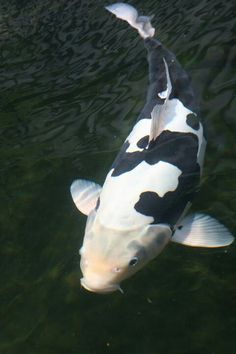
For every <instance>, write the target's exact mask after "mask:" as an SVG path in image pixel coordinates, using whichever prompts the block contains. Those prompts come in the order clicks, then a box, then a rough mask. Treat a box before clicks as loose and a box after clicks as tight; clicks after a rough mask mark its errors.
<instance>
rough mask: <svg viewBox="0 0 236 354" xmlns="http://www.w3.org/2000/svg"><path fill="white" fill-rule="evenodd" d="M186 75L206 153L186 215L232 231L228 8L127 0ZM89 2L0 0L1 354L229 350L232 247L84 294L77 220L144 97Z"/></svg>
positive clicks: (235, 340)
mask: <svg viewBox="0 0 236 354" xmlns="http://www.w3.org/2000/svg"><path fill="white" fill-rule="evenodd" d="M130 3H131V4H133V5H134V6H136V7H137V8H139V9H140V10H141V11H142V12H143V13H144V14H150V15H151V14H155V18H154V20H153V25H154V26H155V27H156V29H157V37H158V38H159V39H160V40H161V41H162V42H163V43H164V44H165V45H166V46H167V47H168V48H169V49H171V50H172V51H173V52H174V53H175V54H176V55H177V57H178V59H179V61H180V62H181V63H182V65H183V66H184V67H185V68H186V70H187V71H188V72H189V73H190V75H191V76H192V80H193V84H194V87H195V90H196V92H197V94H198V97H199V102H200V106H201V115H202V119H203V121H204V122H205V126H206V129H207V132H208V148H207V154H206V161H205V169H204V176H203V179H202V186H201V190H200V193H199V194H198V197H197V199H196V200H195V203H194V206H193V209H194V210H197V211H203V212H206V213H209V214H210V215H212V216H215V217H217V218H218V219H219V220H221V221H222V222H224V223H225V225H227V227H228V228H229V229H230V230H231V232H232V233H234V235H235V236H236V221H235V220H236V218H235V216H236V139H235V136H236V89H235V86H236V40H235V38H236V20H235V14H236V4H235V1H233V0H229V1H227V2H223V1H219V0H168V1H164V0H160V1H154V0H147V1H145V2H144V1H141V0H139V1H138V0H136V1H135V0H132V1H130ZM107 4H108V3H107V2H105V1H103V0H99V1H92V0H82V1H80V0H51V1H48V0H47V1H45V0H41V1H36V0H35V1H33V0H29V1H23V0H22V1H8V2H6V1H4V0H1V1H0V55H1V65H0V88H1V96H0V103H1V104H0V133H1V135H0V139H1V140H0V142H1V146H0V162H1V164H0V171H1V172H0V183H1V188H0V200H1V203H0V204H1V206H0V221H1V223H0V228H1V249H0V250H1V264H0V269H1V287H0V298H1V300H0V307H1V316H0V318H1V330H0V353H1V354H41V353H44V354H105V353H111V354H117V353H122V354H124V353H132V354H133V353H134V354H201V353H207V354H225V353H227V354H235V353H236V337H235V331H236V246H235V244H233V245H232V246H230V247H228V248H226V249H218V250H204V249H193V248H187V247H181V246H178V245H174V244H173V245H172V244H171V245H170V246H168V247H167V248H166V250H165V251H164V252H163V253H162V254H161V255H160V256H159V257H157V258H156V259H155V260H154V261H153V262H151V263H150V264H149V265H148V266H146V268H145V269H143V270H142V271H140V272H139V273H138V274H137V275H136V276H134V277H133V278H131V279H129V280H127V281H126V282H124V284H123V288H124V291H125V294H124V295H122V294H121V293H118V292H117V293H114V294H111V295H106V296H104V295H97V294H92V293H89V292H87V291H86V290H84V289H81V287H80V283H79V278H80V270H79V254H78V249H79V247H80V245H81V243H82V239H83V232H84V226H85V222H86V218H85V217H84V216H82V215H81V214H79V213H78V212H77V210H76V209H75V207H74V205H73V202H72V200H71V197H70V193H69V187H70V184H71V182H72V181H73V180H74V179H76V178H86V179H91V180H94V181H96V182H98V183H102V182H103V180H104V177H105V175H106V173H107V171H108V169H109V167H110V165H111V163H112V161H113V159H114V157H115V155H116V153H117V151H118V150H119V148H120V146H121V144H122V143H123V140H124V139H125V138H126V136H127V134H128V133H129V131H130V129H131V127H132V125H133V123H134V121H135V119H136V117H137V116H138V114H139V112H140V110H141V108H142V106H143V104H144V101H145V95H146V88H147V62H146V52H145V50H144V48H143V43H142V40H140V38H139V36H138V35H137V33H136V32H135V31H134V30H132V29H131V28H129V27H128V25H127V24H125V23H123V22H122V21H118V20H116V19H115V17H113V16H112V15H110V14H109V13H108V12H106V11H105V10H104V6H105V5H107Z"/></svg>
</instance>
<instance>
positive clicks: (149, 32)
mask: <svg viewBox="0 0 236 354" xmlns="http://www.w3.org/2000/svg"><path fill="white" fill-rule="evenodd" d="M105 9H106V10H107V11H109V12H111V13H112V14H114V15H115V16H116V17H117V18H120V19H121V20H124V21H126V22H128V23H129V24H130V26H131V27H134V28H135V29H137V30H138V32H139V34H140V36H141V37H142V38H144V39H145V38H149V37H153V36H154V34H155V28H153V27H152V25H151V20H152V18H153V16H138V12H137V10H136V9H135V8H134V7H133V6H131V5H129V4H126V3H121V2H118V3H115V4H112V5H108V6H106V7H105Z"/></svg>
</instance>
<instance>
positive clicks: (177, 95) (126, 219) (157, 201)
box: [71, 3, 234, 293]
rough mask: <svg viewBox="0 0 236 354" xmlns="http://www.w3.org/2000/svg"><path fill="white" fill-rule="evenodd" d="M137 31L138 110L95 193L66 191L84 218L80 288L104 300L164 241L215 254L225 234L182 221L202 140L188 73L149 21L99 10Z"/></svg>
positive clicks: (213, 225) (89, 185)
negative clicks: (144, 81) (143, 71)
mask: <svg viewBox="0 0 236 354" xmlns="http://www.w3.org/2000/svg"><path fill="white" fill-rule="evenodd" d="M106 9H107V10H108V11H110V12H111V13H113V14H114V15H116V17H118V18H120V19H122V20H125V21H127V22H128V23H129V24H130V26H132V27H134V28H135V29H137V30H138V32H139V34H140V36H141V37H142V38H143V40H144V44H145V47H146V48H147V51H148V63H149V88H148V93H147V100H146V104H145V106H144V108H143V110H142V112H141V114H140V115H139V117H138V120H137V122H136V124H135V125H134V127H133V129H132V131H131V133H130V134H129V136H128V137H127V139H126V140H125V142H124V144H123V146H122V148H121V150H120V152H119V153H118V155H117V157H116V159H115V161H114V163H113V165H112V166H111V169H110V171H109V172H108V174H107V176H106V179H105V182H104V184H103V186H102V187H101V186H99V185H97V184H96V183H94V182H90V181H86V180H81V179H79V180H76V181H74V182H73V183H72V185H71V195H72V198H73V200H74V202H75V204H76V206H77V208H78V209H79V210H80V211H81V212H82V213H84V214H85V215H88V219H87V224H86V230H85V236H84V241H83V246H82V248H81V249H80V254H81V270H82V273H83V277H82V279H81V284H82V286H83V287H84V288H86V289H87V290H90V291H93V292H98V293H108V292H112V291H114V290H117V289H120V290H121V288H120V282H121V281H123V280H124V279H126V278H128V277H130V276H131V275H133V274H134V273H136V272H137V271H138V270H139V269H141V268H142V267H143V266H144V265H145V264H147V263H148V262H149V261H150V260H151V259H153V258H155V257H156V256H157V255H158V254H159V253H160V252H161V251H162V250H163V249H164V247H165V246H166V245H167V244H168V243H169V242H170V241H173V242H177V243H181V244H183V245H188V246H194V247H222V246H227V245H229V244H231V243H232V242H233V240H234V238H233V236H232V235H231V233H230V232H229V231H228V230H227V229H226V228H225V226H223V225H222V224H220V223H219V222H218V221H217V220H215V219H214V218H212V217H210V216H208V215H205V214H191V215H188V216H185V215H186V213H187V212H188V210H189V207H190V206H191V202H192V200H193V198H194V196H195V194H196V191H197V189H198V186H199V181H200V176H201V171H202V165H203V160H204V154H205V146H206V140H205V138H204V133H203V127H202V124H201V122H200V120H199V118H198V116H197V111H198V107H197V104H196V100H195V96H194V92H193V89H192V86H191V83H190V79H189V76H188V74H187V73H186V72H185V71H184V69H183V68H182V67H181V65H180V64H179V62H178V61H177V59H176V57H175V56H174V54H172V53H171V52H170V51H169V50H168V49H166V48H165V47H164V46H163V45H162V43H161V42H160V41H158V40H156V39H154V38H153V37H154V33H155V29H154V28H153V27H152V25H151V18H150V17H147V16H138V13H137V11H136V9H134V8H133V7H132V6H130V5H128V4H125V3H117V4H113V5H111V6H107V7H106Z"/></svg>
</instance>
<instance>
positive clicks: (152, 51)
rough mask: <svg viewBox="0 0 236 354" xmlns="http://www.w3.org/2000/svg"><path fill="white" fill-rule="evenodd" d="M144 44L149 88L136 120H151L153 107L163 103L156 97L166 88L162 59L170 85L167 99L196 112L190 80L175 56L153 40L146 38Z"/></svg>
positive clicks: (196, 107) (162, 100)
mask: <svg viewBox="0 0 236 354" xmlns="http://www.w3.org/2000/svg"><path fill="white" fill-rule="evenodd" d="M144 42H145V46H146V48H147V50H148V62H149V87H148V92H147V98H146V104H145V106H144V108H143V110H142V112H141V113H140V115H139V117H138V120H139V119H142V118H151V112H152V110H153V108H154V106H156V105H157V104H163V103H164V102H165V100H164V99H161V98H160V97H159V96H158V93H159V92H162V91H165V90H166V88H167V80H166V72H165V65H164V61H163V58H164V59H165V61H166V63H167V66H168V69H169V74H170V80H171V85H172V92H171V94H170V97H169V99H172V98H177V99H179V100H180V101H181V102H182V103H183V105H184V106H185V107H186V108H189V109H190V110H191V111H192V112H197V111H198V106H197V102H196V100H195V96H194V92H193V89H192V85H191V79H190V77H189V75H188V74H187V73H186V72H185V70H184V69H183V68H182V67H181V65H180V64H179V62H178V60H177V59H176V57H175V55H174V54H173V53H172V52H170V51H169V50H168V49H167V48H165V47H164V46H163V45H162V43H161V42H159V41H158V40H156V39H154V38H147V39H145V41H144Z"/></svg>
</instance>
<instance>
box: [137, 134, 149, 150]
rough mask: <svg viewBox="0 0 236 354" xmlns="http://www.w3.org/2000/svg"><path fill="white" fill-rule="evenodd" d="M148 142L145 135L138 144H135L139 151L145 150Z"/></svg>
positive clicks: (147, 137)
mask: <svg viewBox="0 0 236 354" xmlns="http://www.w3.org/2000/svg"><path fill="white" fill-rule="evenodd" d="M148 141H149V136H148V135H146V136H144V137H142V138H141V139H140V140H139V141H138V142H137V146H138V147H139V148H140V149H145V148H146V147H147V145H148Z"/></svg>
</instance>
